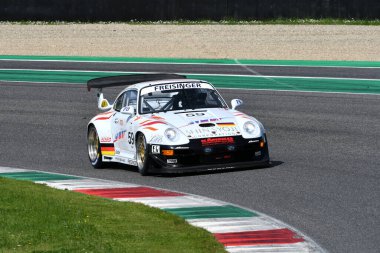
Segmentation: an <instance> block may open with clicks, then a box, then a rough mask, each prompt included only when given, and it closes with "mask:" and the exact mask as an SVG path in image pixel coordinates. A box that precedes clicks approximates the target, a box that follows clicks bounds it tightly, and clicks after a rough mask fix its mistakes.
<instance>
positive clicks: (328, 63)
mask: <svg viewBox="0 0 380 253" xmlns="http://www.w3.org/2000/svg"><path fill="white" fill-rule="evenodd" d="M0 59H3V60H50V61H90V62H91V61H105V62H135V63H144V62H154V63H188V64H191V63H193V64H251V65H280V66H281V65H283V66H314V67H317V66H322V67H331V66H336V67H380V61H305V60H254V59H252V60H250V59H240V60H237V61H236V60H234V59H191V58H189V59H186V58H139V57H89V56H27V55H0Z"/></svg>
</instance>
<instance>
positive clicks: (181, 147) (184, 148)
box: [174, 147, 189, 150]
mask: <svg viewBox="0 0 380 253" xmlns="http://www.w3.org/2000/svg"><path fill="white" fill-rule="evenodd" d="M174 149H178V150H180V149H189V147H175V148H174Z"/></svg>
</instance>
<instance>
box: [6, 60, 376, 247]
mask: <svg viewBox="0 0 380 253" xmlns="http://www.w3.org/2000/svg"><path fill="white" fill-rule="evenodd" d="M12 64H15V65H13V66H11V68H24V67H25V66H22V64H26V63H23V62H20V63H19V64H20V65H17V64H16V63H12ZM50 64H51V63H50ZM86 64H87V63H86ZM86 64H84V63H81V64H80V65H81V66H83V65H86ZM170 66H172V65H170ZM170 66H169V67H170ZM1 67H5V66H4V65H1ZM40 67H41V66H38V68H40ZM61 67H62V66H60V67H59V68H61ZM68 67H70V69H75V67H77V66H73V65H71V66H68ZM92 67H93V66H90V67H89V68H90V69H91V68H92ZM103 67H104V68H103ZM103 67H102V66H99V68H103V69H102V70H105V69H107V67H110V66H103ZM29 68H37V67H36V65H35V63H29ZM51 68H52V65H50V69H51ZM56 68H58V67H56ZM203 68H207V66H203ZM295 69H298V67H297V68H295ZM295 69H294V68H293V70H294V71H295V72H297V71H298V70H295ZM313 69H314V68H313ZM323 69H326V68H323ZM123 70H126V69H123ZM165 70H168V69H165V68H164V69H162V71H165ZM291 70H292V69H290V72H287V73H285V74H286V75H292V74H294V72H292V71H291ZM128 71H131V70H129V69H128ZM140 71H141V69H140ZM209 71H211V70H209ZM268 71H269V70H268ZM270 71H274V72H275V71H276V70H275V69H274V68H273V69H272V70H270ZM300 71H301V70H300ZM302 71H310V70H305V69H304V70H302ZM315 71H317V70H315ZM318 71H319V70H318ZM321 71H322V73H320V75H322V76H323V75H327V74H328V73H330V74H331V75H334V76H339V75H342V73H338V72H339V71H341V69H335V71H336V72H337V73H335V74H334V73H333V72H334V69H329V70H328V73H327V72H323V70H321ZM365 71H368V69H365V70H364V72H365ZM171 72H175V71H171ZM349 72H351V73H347V74H350V75H351V76H358V75H359V76H363V77H365V78H374V76H375V77H376V78H377V77H378V75H379V73H378V72H379V71H378V70H377V72H376V71H375V73H373V72H371V73H372V74H371V73H369V74H368V73H367V74H368V76H367V74H366V73H363V70H360V69H350V71H349ZM261 74H262V73H261ZM119 91H120V89H118V88H110V89H107V90H105V95H106V97H108V98H110V100H112V98H114V97H115V95H116V94H117V93H118V92H119ZM221 93H222V95H223V97H224V98H225V99H226V100H231V99H232V98H241V99H243V100H244V102H245V104H244V105H243V106H242V107H241V111H243V112H245V113H248V114H251V115H254V116H255V117H256V118H257V119H259V120H260V121H261V122H263V123H264V125H265V126H266V128H267V130H268V139H269V145H270V153H271V159H272V161H273V164H274V166H273V167H272V168H266V169H250V170H239V171H228V172H218V173H195V174H185V175H182V176H173V175H172V176H170V175H168V176H159V175H156V176H151V177H141V176H140V175H139V174H138V173H137V172H136V170H135V169H134V168H133V167H122V166H111V167H110V168H107V169H102V170H95V169H93V168H92V167H91V165H90V163H89V161H88V158H87V148H86V125H87V123H88V121H89V120H90V118H91V117H92V116H94V115H95V114H97V113H98V110H97V108H96V97H95V92H90V93H89V92H87V90H86V87H85V86H84V85H80V84H77V85H74V84H36V83H11V82H0V97H1V99H0V131H1V145H0V165H1V166H12V167H20V168H28V169H39V170H46V171H52V172H60V173H67V174H74V175H82V176H88V177H96V178H104V179H110V180H118V181H124V182H131V183H137V184H143V185H150V186H156V187H162V188H167V189H172V190H178V191H183V192H188V193H193V194H198V195H203V196H207V197H211V198H215V199H219V200H223V201H227V202H232V203H234V204H238V205H241V206H245V207H248V208H251V209H254V210H257V211H260V212H263V213H266V214H268V215H271V216H273V217H275V218H277V219H280V220H282V221H284V222H286V223H288V224H290V225H292V226H294V227H296V228H297V229H299V230H301V231H302V232H304V233H305V234H307V235H308V236H310V237H311V238H313V239H314V240H315V241H316V242H317V243H319V244H320V245H321V246H322V247H323V248H325V249H326V250H328V251H330V252H379V248H380V246H379V243H378V229H379V227H380V215H379V214H380V201H379V200H380V183H379V182H380V170H379V168H380V127H379V126H380V96H379V95H349V94H328V93H309V92H279V91H254V90H221ZM105 215H106V214H105Z"/></svg>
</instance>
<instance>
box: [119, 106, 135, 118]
mask: <svg viewBox="0 0 380 253" xmlns="http://www.w3.org/2000/svg"><path fill="white" fill-rule="evenodd" d="M120 112H121V113H122V114H129V115H131V116H133V115H135V108H133V107H132V106H125V107H123V108H121V110H120Z"/></svg>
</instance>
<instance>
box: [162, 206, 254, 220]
mask: <svg viewBox="0 0 380 253" xmlns="http://www.w3.org/2000/svg"><path fill="white" fill-rule="evenodd" d="M162 210H164V211H167V212H169V213H172V214H175V215H178V216H180V217H182V218H184V219H209V218H238V217H255V216H258V215H257V214H256V213H254V212H250V211H247V210H244V209H241V208H239V207H236V206H231V205H226V206H202V207H187V208H166V209H162Z"/></svg>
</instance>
